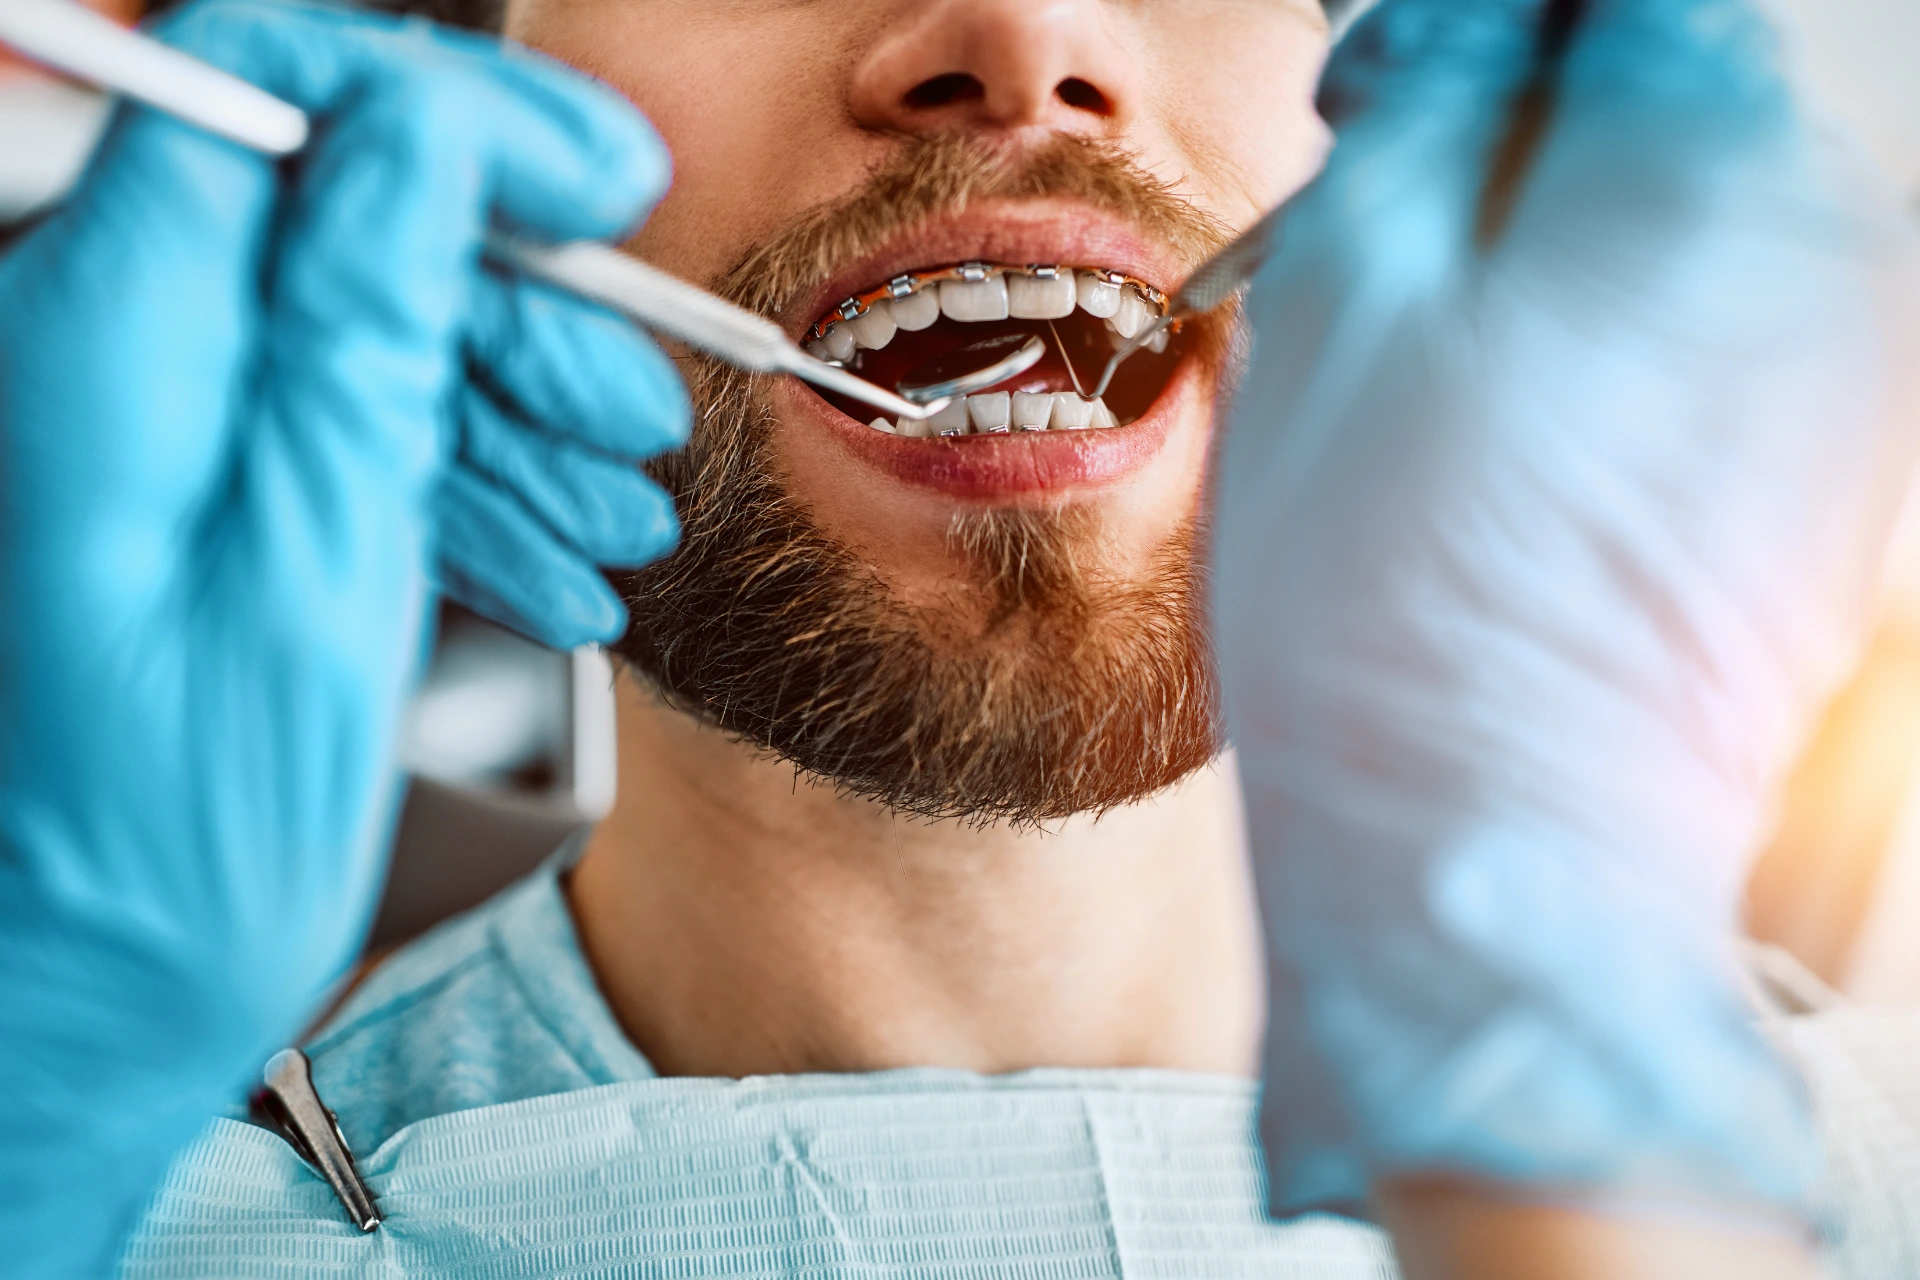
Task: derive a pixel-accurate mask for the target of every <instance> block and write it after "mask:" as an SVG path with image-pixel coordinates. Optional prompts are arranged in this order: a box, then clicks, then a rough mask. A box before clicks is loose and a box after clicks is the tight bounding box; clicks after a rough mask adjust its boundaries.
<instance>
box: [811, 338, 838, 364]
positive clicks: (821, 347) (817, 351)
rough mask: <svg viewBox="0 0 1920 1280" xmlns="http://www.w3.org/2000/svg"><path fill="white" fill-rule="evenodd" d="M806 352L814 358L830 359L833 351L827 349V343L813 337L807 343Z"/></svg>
mask: <svg viewBox="0 0 1920 1280" xmlns="http://www.w3.org/2000/svg"><path fill="white" fill-rule="evenodd" d="M807 354H808V355H810V356H812V357H813V358H814V359H815V360H831V359H833V352H831V351H829V350H827V344H826V343H824V342H821V341H819V340H818V339H815V340H814V341H812V342H809V343H808V344H807Z"/></svg>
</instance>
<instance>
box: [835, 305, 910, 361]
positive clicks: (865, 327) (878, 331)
mask: <svg viewBox="0 0 1920 1280" xmlns="http://www.w3.org/2000/svg"><path fill="white" fill-rule="evenodd" d="M844 326H845V328H846V331H847V332H848V333H850V334H852V335H853V340H854V341H855V342H856V343H858V344H859V345H860V346H861V347H863V348H865V349H866V350H868V351H878V350H880V349H881V348H882V347H884V346H886V345H887V344H888V343H889V342H892V341H893V334H894V331H895V330H896V329H898V328H899V327H900V326H899V325H897V324H895V323H894V322H893V307H892V305H891V304H890V303H888V302H887V300H886V299H884V298H882V299H881V300H880V301H878V302H876V303H874V304H873V305H872V306H870V307H868V308H867V309H866V310H865V311H863V312H861V313H860V314H859V315H858V316H856V317H854V318H853V319H852V320H848V321H845V322H844Z"/></svg>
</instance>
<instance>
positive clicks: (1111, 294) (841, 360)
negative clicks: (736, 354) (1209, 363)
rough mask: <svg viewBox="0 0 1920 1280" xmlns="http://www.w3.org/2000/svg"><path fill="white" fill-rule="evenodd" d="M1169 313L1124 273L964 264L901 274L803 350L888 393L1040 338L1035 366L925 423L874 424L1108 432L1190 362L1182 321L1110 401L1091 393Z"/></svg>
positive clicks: (1139, 412)
mask: <svg viewBox="0 0 1920 1280" xmlns="http://www.w3.org/2000/svg"><path fill="white" fill-rule="evenodd" d="M1166 306H1167V299H1166V296H1165V295H1164V294H1162V293H1161V292H1160V291H1159V290H1157V289H1155V288H1153V287H1152V286H1151V285H1148V284H1146V283H1145V282H1143V281H1140V280H1136V279H1134V278H1133V277H1131V276H1128V275H1125V274H1122V273H1121V272H1118V271H1111V270H1107V269H1104V268H1098V267H1070V266H1047V265H1028V266H1000V265H997V264H994V263H987V262H963V263H959V264H957V265H955V266H949V267H940V268H935V269H932V270H927V271H914V272H909V273H907V274H904V275H899V276H895V277H894V278H892V279H891V280H889V281H887V282H886V283H885V284H884V285H880V286H878V287H876V288H874V289H871V290H869V291H868V292H866V293H863V294H859V295H857V296H855V297H851V298H848V299H847V300H846V301H845V302H842V303H841V304H840V305H839V306H837V307H835V308H833V309H832V310H831V311H829V312H828V313H827V314H826V315H824V316H822V317H821V318H820V319H819V320H818V321H817V322H815V324H814V325H813V327H812V328H811V329H810V330H809V331H808V332H807V335H806V345H807V350H808V351H810V352H811V353H812V354H813V355H815V356H817V357H819V358H820V359H822V360H827V361H831V362H833V363H835V364H838V365H841V366H843V367H845V368H848V369H851V370H853V371H854V372H855V373H858V374H859V375H860V376H861V377H863V378H865V379H867V380H868V381H869V382H874V383H877V384H879V385H880V386H883V387H887V388H890V389H891V388H895V387H899V386H901V385H903V384H908V385H912V384H924V383H927V382H931V381H934V380H936V379H937V378H938V377H939V376H941V375H942V374H950V373H951V372H952V371H953V370H954V369H955V368H956V367H961V366H964V365H965V364H966V362H967V357H968V353H969V351H970V350H971V349H979V350H985V351H994V350H1004V349H1005V348H1007V347H1009V346H1018V345H1019V344H1020V341H1021V339H1022V338H1029V337H1030V338H1034V339H1037V340H1039V341H1040V342H1041V343H1042V344H1044V346H1045V354H1044V355H1043V356H1042V357H1041V358H1040V360H1039V362H1038V363H1036V364H1034V365H1032V366H1031V367H1030V368H1027V369H1025V370H1023V371H1022V372H1020V373H1017V374H1014V375H1012V376H1010V377H1008V378H1006V379H1005V380H1003V381H1001V382H997V383H994V384H992V385H991V386H988V387H985V388H982V389H978V390H975V391H973V392H972V393H971V394H968V395H966V396H964V397H955V399H954V400H953V402H952V403H951V404H949V405H948V406H947V407H946V408H945V409H943V410H942V411H941V412H940V413H938V414H936V415H934V416H933V417H931V418H928V419H926V420H924V421H920V422H915V421H913V420H911V419H907V418H902V419H900V420H898V421H896V422H888V421H887V420H886V419H884V418H873V419H872V420H871V422H869V425H870V426H871V427H873V429H874V430H876V431H882V432H886V433H888V434H890V435H900V436H918V437H934V436H945V437H954V436H973V435H1010V434H1013V433H1015V432H1031V431H1088V430H1102V429H1111V428H1115V427H1124V426H1127V425H1128V424H1130V423H1132V422H1134V421H1135V420H1137V419H1139V418H1140V417H1142V416H1144V415H1145V414H1146V413H1147V411H1148V410H1149V409H1150V408H1152V406H1153V403H1154V401H1155V400H1157V399H1158V398H1159V396H1160V393H1161V392H1162V391H1163V390H1165V388H1166V386H1167V384H1168V383H1169V382H1170V381H1171V380H1172V378H1173V375H1174V372H1175V370H1176V369H1177V368H1178V366H1179V363H1180V360H1181V358H1182V356H1183V355H1184V354H1185V351H1184V348H1183V343H1182V335H1181V333H1180V330H1179V326H1178V325H1174V326H1170V327H1169V328H1168V329H1166V330H1164V331H1162V332H1160V333H1157V334H1155V335H1154V337H1153V340H1152V341H1151V342H1150V343H1149V344H1148V345H1147V346H1144V347H1142V348H1141V349H1140V350H1139V351H1138V352H1136V353H1135V354H1134V355H1133V356H1131V357H1129V358H1128V360H1127V361H1126V362H1125V363H1124V364H1122V365H1121V366H1120V369H1119V371H1118V372H1117V373H1116V374H1115V375H1114V379H1113V382H1112V384H1111V385H1110V386H1109V387H1108V388H1107V391H1106V394H1105V395H1103V396H1101V397H1100V398H1098V399H1095V398H1092V397H1091V396H1089V395H1087V394H1084V393H1086V392H1091V391H1092V390H1093V388H1094V386H1095V385H1096V384H1097V383H1098V382H1099V380H1100V375H1101V372H1102V370H1104V369H1105V368H1106V364H1107V361H1108V359H1109V358H1110V357H1111V356H1112V355H1113V353H1114V351H1115V349H1116V348H1117V347H1119V346H1120V345H1122V344H1124V343H1125V342H1126V341H1127V340H1128V339H1130V338H1132V337H1133V336H1134V335H1136V334H1138V333H1140V332H1141V331H1142V330H1144V329H1146V328H1147V327H1148V326H1149V325H1151V324H1152V323H1153V322H1154V321H1156V320H1158V319H1159V318H1160V317H1161V316H1162V315H1164V314H1165V312H1166ZM982 363H984V361H983V362H982ZM823 394H824V395H825V397H826V399H827V401H828V402H829V403H830V404H832V405H833V406H834V407H835V408H836V409H838V410H840V412H842V413H844V414H846V415H847V416H849V417H851V418H854V419H856V420H858V421H867V420H868V419H869V417H870V416H871V415H870V411H869V410H866V409H864V408H862V407H861V406H859V405H857V404H855V403H854V402H853V401H851V400H849V399H847V398H845V397H843V396H839V395H835V394H832V393H830V392H829V393H823Z"/></svg>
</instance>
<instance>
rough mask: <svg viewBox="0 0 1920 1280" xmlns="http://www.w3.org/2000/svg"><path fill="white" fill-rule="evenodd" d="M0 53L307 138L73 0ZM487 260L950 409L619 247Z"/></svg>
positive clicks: (696, 333) (755, 354) (6, 9)
mask: <svg viewBox="0 0 1920 1280" xmlns="http://www.w3.org/2000/svg"><path fill="white" fill-rule="evenodd" d="M0 45H9V46H11V47H12V48H14V49H15V50H17V51H19V52H20V53H22V54H24V55H26V56H27V57H29V58H31V59H33V60H34V61H36V62H40V63H44V64H45V65H46V66H49V67H51V68H53V69H54V70H56V71H61V72H64V73H66V74H67V75H70V76H73V77H74V78H76V79H78V80H83V81H85V82H87V83H89V84H92V85H96V86H98V87H99V88H102V89H107V90H110V91H112V92H115V93H119V94H122V95H124V96H126V97H128V98H132V99H135V100H136V101H139V102H142V103H145V104H146V105H147V106H149V107H152V108H154V109H156V110H159V111H163V112H166V113H167V114H168V115H172V116H176V117H178V118H179V119H181V120H185V121H186V122H188V123H189V124H194V125H198V126H199V127H200V128H203V129H206V130H207V131H209V132H211V133H216V134H219V135H220V136H221V137H223V138H226V139H228V140H229V141H232V142H237V143H239V144H240V145H242V146H245V147H250V148H252V149H253V150H255V151H260V152H264V153H265V154H267V155H272V156H284V155H289V154H291V153H292V152H295V151H298V150H299V149H300V148H301V147H303V146H305V145H306V142H307V138H308V136H309V133H310V129H309V127H308V121H307V116H306V113H305V112H303V111H301V110H300V108H298V107H296V106H294V105H293V104H292V103H290V102H283V101H282V100H280V99H279V98H276V97H274V96H273V95H272V94H269V93H267V92H266V91H265V90H263V89H260V88H259V87H257V86H255V85H252V84H249V83H247V82H246V81H245V80H242V79H240V78H239V77H238V76H234V75H230V74H228V73H227V72H225V71H222V70H220V69H218V68H217V67H213V66H209V65H208V64H207V63H204V62H201V61H200V60H199V59H197V58H193V57H190V56H188V55H187V54H184V53H181V52H180V51H179V50H178V49H174V48H171V47H169V46H168V45H165V44H162V43H161V42H160V41H158V40H155V39H154V38H153V37H151V36H148V35H144V34H142V33H141V32H138V31H132V30H129V29H127V28H125V27H122V26H120V25H119V24H118V23H116V22H114V21H113V20H111V19H109V18H106V17H103V16H101V15H100V14H97V13H95V12H93V11H92V10H91V9H86V8H83V7H81V6H80V5H78V4H76V3H73V0H0ZM487 252H488V254H489V256H491V257H493V258H495V259H497V260H499V261H501V262H503V263H504V264H506V265H508V266H512V267H515V268H517V269H519V270H521V271H524V272H526V273H527V274H528V275H531V276H535V277H537V278H539V279H542V280H546V281H548V282H550V283H552V284H556V285H559V286H560V287H561V288H564V289H568V290H571V291H572V292H574V293H578V294H581V295H583V296H585V297H588V298H591V299H593V300H594V301H596V302H599V303H602V304H603V305H605V306H608V307H611V308H612V309H613V310H615V311H619V312H621V313H622V314H624V315H626V316H627V317H629V318H630V319H633V320H637V321H639V322H640V323H641V324H644V325H646V326H647V327H648V328H649V329H652V330H654V331H656V332H658V333H663V334H666V335H667V336H668V337H671V338H676V339H678V340H679V341H681V342H684V343H686V344H687V345H688V346H690V347H694V348H696V349H698V350H700V351H704V352H706V353H707V354H708V355H711V356H716V357H718V358H719V359H721V360H724V361H726V362H727V363H728V364H731V365H733V366H734V367H736V368H739V369H744V370H747V371H748V372H750V373H790V374H792V375H793V376H794V377H796V378H801V379H803V380H805V381H807V382H811V383H813V384H814V385H815V386H818V387H824V388H826V389H827V390H829V391H837V392H839V393H840V394H841V395H844V396H847V397H848V398H850V399H853V400H858V401H860V402H861V403H863V404H868V405H872V406H873V407H874V408H876V409H883V410H885V411H886V412H888V413H891V414H896V415H898V416H899V417H903V418H911V419H915V420H919V419H923V418H930V417H932V416H933V415H934V414H936V413H938V412H940V410H942V409H944V408H945V407H946V406H947V401H946V400H934V401H932V402H930V403H924V404H916V403H914V402H913V401H911V400H908V399H905V398H904V397H902V396H898V395H895V394H894V393H893V392H891V391H888V390H885V389H884V388H882V387H877V386H875V385H874V384H872V383H871V382H868V381H866V380H865V379H864V378H860V377H856V376H855V375H854V374H852V373H849V372H848V371H847V370H845V369H842V368H839V367H837V366H835V365H831V364H828V363H827V362H826V361H824V360H819V359H816V358H814V357H813V356H811V355H808V354H807V353H806V352H805V351H803V350H801V348H800V345H799V344H798V343H796V342H794V341H793V340H792V339H791V338H789V337H787V335H786V334H785V333H783V332H782V331H781V329H780V326H779V325H777V324H775V323H774V322H773V321H771V320H768V319H765V318H763V317H761V316H757V315H754V314H753V313H752V312H751V311H748V310H746V309H745V308H743V307H736V306H734V305H733V304H732V303H730V302H727V301H725V300H724V299H721V298H718V297H715V296H714V295H713V294H711V293H708V292H707V291H706V290H704V289H701V288H699V287H698V286H695V285H691V284H688V283H687V282H686V281H684V280H680V279H677V278H675V277H674V276H671V275H668V274H667V273H666V272H664V271H661V270H659V269H658V268H656V267H650V266H647V265H646V264H645V263H643V262H639V261H637V260H636V259H634V258H632V257H630V256H628V255H626V254H624V253H621V252H620V251H619V250H617V249H614V248H612V247H611V246H608V245H604V244H598V243H594V242H589V241H577V242H575V243H572V244H560V245H544V244H535V243H532V242H530V241H527V240H521V239H515V238H511V237H507V236H503V235H499V234H495V235H492V236H489V237H488V239H487Z"/></svg>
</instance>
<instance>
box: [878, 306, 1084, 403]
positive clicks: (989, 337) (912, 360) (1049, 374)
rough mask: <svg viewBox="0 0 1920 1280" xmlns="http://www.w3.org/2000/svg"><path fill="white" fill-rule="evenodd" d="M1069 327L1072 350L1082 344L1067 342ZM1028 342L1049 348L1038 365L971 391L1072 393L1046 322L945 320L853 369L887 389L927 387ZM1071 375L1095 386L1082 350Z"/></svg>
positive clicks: (898, 339)
mask: <svg viewBox="0 0 1920 1280" xmlns="http://www.w3.org/2000/svg"><path fill="white" fill-rule="evenodd" d="M1070 323H1071V322H1070V321H1056V322H1055V324H1056V327H1060V329H1061V333H1060V337H1061V340H1062V341H1064V342H1066V343H1067V344H1068V346H1069V348H1072V347H1075V346H1078V345H1081V344H1077V343H1074V342H1073V341H1072V339H1069V338H1068V337H1067V334H1066V331H1065V326H1067V325H1069V324H1070ZM1029 338H1038V339H1039V340H1040V341H1041V343H1042V344H1044V346H1045V348H1046V351H1045V354H1043V355H1042V356H1041V357H1040V360H1039V362H1038V363H1037V364H1035V365H1033V366H1032V367H1031V368H1029V369H1026V370H1024V371H1022V372H1019V373H1016V374H1013V375H1011V376H1009V377H1007V378H1004V379H1002V380H1001V381H999V382H996V383H994V384H992V386H990V387H976V388H973V390H975V391H987V390H992V391H1072V390H1073V389H1074V386H1073V374H1072V373H1069V372H1068V370H1067V363H1066V361H1065V360H1063V359H1062V358H1061V354H1060V349H1061V344H1060V342H1056V341H1055V340H1054V335H1053V332H1052V331H1051V330H1050V329H1049V328H1048V325H1047V322H1046V321H1044V320H994V321H987V322H985V323H981V324H959V323H956V322H954V321H947V320H943V321H941V322H940V323H938V324H935V325H933V326H932V327H931V328H927V329H922V330H920V331H919V332H918V333H906V332H902V333H898V334H895V335H894V339H893V341H892V342H890V343H888V344H887V345H886V347H885V348H883V349H882V350H879V351H862V352H860V353H858V355H856V357H855V358H854V364H853V367H854V369H855V371H857V372H858V373H859V374H860V376H861V377H863V378H865V379H867V380H868V381H869V382H877V383H879V384H880V385H881V386H883V387H887V388H895V387H899V386H902V385H905V386H926V385H928V384H931V383H935V382H944V381H946V380H948V379H949V378H953V377H956V376H958V375H960V374H963V373H971V372H973V371H975V370H978V369H981V368H984V367H985V366H987V365H990V364H992V363H994V362H995V361H996V360H999V359H1001V358H1002V357H1004V356H1008V355H1011V354H1012V353H1013V352H1014V351H1016V350H1018V349H1019V348H1020V347H1021V346H1023V345H1024V344H1025V343H1026V341H1027V339H1029ZM1103 359H1104V357H1103ZM1073 369H1074V372H1076V373H1078V374H1079V375H1080V379H1081V382H1082V383H1083V384H1085V385H1091V384H1092V382H1093V381H1095V380H1097V379H1098V377H1099V369H1098V366H1096V365H1094V364H1092V363H1090V359H1089V357H1088V356H1087V355H1084V354H1082V353H1081V352H1080V351H1078V350H1076V351H1074V356H1073ZM1089 375H1091V377H1090V376H1089Z"/></svg>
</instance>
